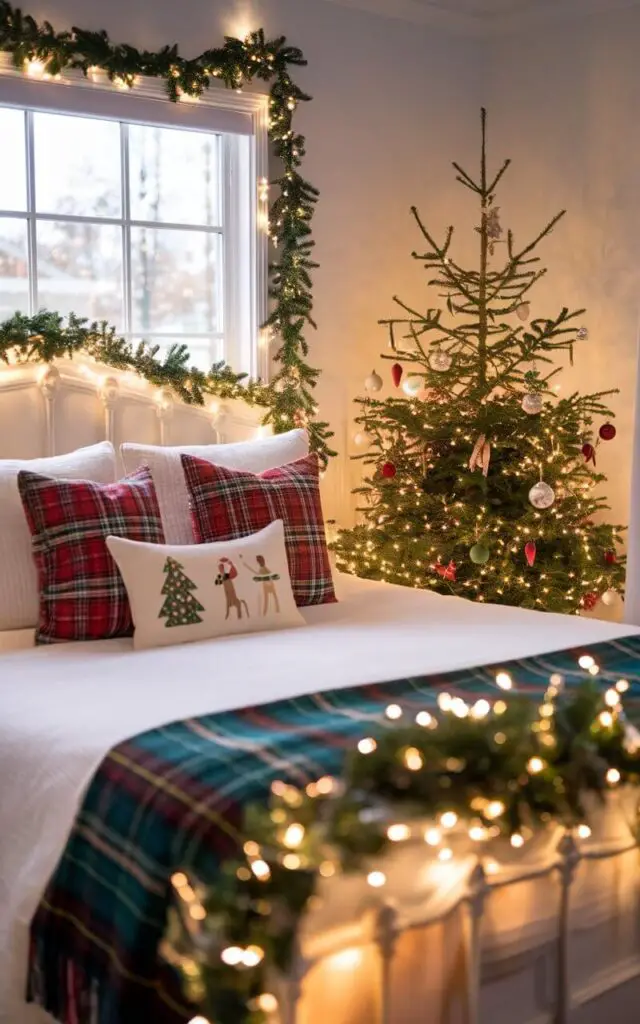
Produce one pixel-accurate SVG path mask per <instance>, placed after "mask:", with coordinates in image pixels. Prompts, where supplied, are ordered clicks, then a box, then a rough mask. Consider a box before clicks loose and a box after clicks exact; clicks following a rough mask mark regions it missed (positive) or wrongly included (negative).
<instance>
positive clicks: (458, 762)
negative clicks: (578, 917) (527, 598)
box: [170, 653, 640, 1024]
mask: <svg viewBox="0 0 640 1024" xmlns="http://www.w3.org/2000/svg"><path fill="white" fill-rule="evenodd" d="M594 666H596V661H595V658H594V657H593V656H592V655H590V654H587V653H584V654H580V655H578V657H577V658H576V661H575V663H574V668H573V669H571V670H570V671H571V675H572V676H573V677H574V678H575V677H577V678H578V680H582V682H579V683H578V685H577V686H576V688H575V689H569V688H568V687H567V683H566V681H565V676H564V675H563V674H560V673H558V672H555V673H551V674H550V675H549V677H548V680H547V683H546V687H545V689H544V693H543V696H542V699H541V698H540V696H539V695H538V697H537V698H534V697H527V696H523V695H520V694H519V692H518V686H517V678H516V673H515V672H514V673H509V679H510V684H511V685H510V688H509V691H508V696H507V695H506V694H504V695H503V694H501V695H500V696H496V697H488V698H480V699H477V700H467V699H465V698H464V697H463V696H462V695H459V694H458V695H453V694H451V693H448V692H446V691H440V692H439V693H438V695H437V700H436V701H434V702H433V705H434V706H435V705H436V704H437V707H438V711H437V713H436V711H435V710H434V706H432V707H431V710H429V711H426V709H425V710H424V711H417V712H416V711H415V709H412V708H410V707H407V706H405V705H404V703H403V702H401V701H398V702H397V703H396V702H393V703H390V704H387V705H385V706H382V707H381V708H380V712H379V714H378V716H377V719H376V720H373V719H372V718H371V716H367V717H368V721H369V725H368V728H369V730H370V735H368V736H363V737H361V738H359V739H354V740H353V749H352V752H351V754H350V756H349V757H347V759H346V761H345V764H344V771H343V773H342V775H341V777H338V778H336V777H334V776H331V775H325V776H321V777H320V778H318V779H317V780H315V781H313V782H310V783H307V784H306V785H305V786H303V787H299V786H296V785H292V784H290V783H289V782H285V781H283V780H275V781H274V782H273V783H272V785H271V801H270V802H269V803H263V804H260V805H259V806H257V805H256V806H254V805H252V806H251V807H249V808H247V809H246V818H245V830H246V832H247V833H248V835H249V836H250V838H247V839H245V841H244V842H243V844H242V847H241V849H240V851H239V858H238V859H237V860H236V861H229V862H228V863H226V864H225V877H226V878H229V879H235V888H234V887H233V886H232V887H230V888H229V887H223V888H222V889H220V888H219V887H216V889H215V890H214V891H213V892H211V893H210V894H207V893H205V892H203V891H202V889H201V887H200V886H199V885H198V884H197V883H194V882H193V881H191V880H189V879H188V877H187V875H186V874H185V873H183V872H179V873H176V874H174V876H173V878H172V884H173V887H174V890H175V891H176V894H177V897H178V901H177V904H178V905H177V913H178V916H179V917H181V918H182V919H183V920H185V921H187V922H188V923H187V925H186V926H185V927H183V929H182V931H181V932H180V935H179V936H178V938H175V939H174V941H173V942H172V944H171V951H172V952H170V955H172V956H173V957H174V961H175V960H176V959H177V960H178V961H180V958H182V961H184V962H183V963H182V967H181V969H182V971H183V974H184V973H185V970H186V973H187V974H189V976H190V977H191V982H192V984H196V987H197V975H198V958H197V957H194V955H193V950H192V947H193V946H194V945H195V948H196V949H197V948H199V946H198V943H199V942H200V941H202V942H203V943H205V937H206V944H205V945H203V947H202V948H206V949H207V951H208V952H207V957H206V964H207V971H211V970H213V971H214V976H215V985H211V984H209V985H208V986H207V992H208V993H214V996H215V998H214V999H213V1002H212V1003H211V1005H210V1006H209V1005H208V1004H207V1005H206V1008H207V1010H208V1012H209V1013H210V1017H211V1019H215V1021H216V1024H253V1021H254V1020H257V1019H258V1018H255V1017H254V1016H252V1014H254V1013H255V1011H256V1008H259V1009H262V1010H263V1011H264V1012H265V1013H266V1012H269V1013H270V1012H276V1010H277V999H276V998H275V997H274V996H272V995H271V993H270V992H269V990H268V979H269V976H270V971H271V970H272V968H273V964H274V963H275V962H277V963H278V964H279V966H280V967H282V965H283V963H286V959H287V954H286V953H285V951H286V950H289V951H290V950H291V949H292V948H293V946H294V944H295V935H296V934H297V927H298V924H299V922H300V920H301V918H302V915H303V914H304V912H305V911H306V910H307V909H310V908H311V907H312V906H313V905H314V902H315V901H316V900H317V898H318V896H319V898H320V899H322V898H323V896H324V893H325V890H324V889H323V888H321V889H320V891H319V893H317V886H318V885H319V883H320V880H322V885H323V886H325V885H327V886H330V885H331V880H332V879H333V878H334V877H335V876H337V875H340V874H341V873H342V872H344V871H352V870H353V869H358V870H359V871H360V879H361V884H362V885H363V886H365V885H366V886H367V887H368V888H369V889H372V890H374V891H378V890H382V889H386V888H391V886H392V883H393V873H392V871H391V868H390V867H389V866H388V863H387V861H386V859H385V851H386V850H387V848H388V847H394V848H395V849H396V850H397V854H398V855H399V856H402V849H403V848H406V847H410V846H411V845H412V844H420V845H421V846H422V848H423V850H424V855H425V857H426V858H427V859H428V860H430V862H431V863H432V864H435V865H439V866H440V868H441V870H444V868H445V866H446V865H453V864H454V862H455V861H456V858H461V859H464V858H467V857H468V856H469V855H471V854H472V855H474V856H475V857H477V858H478V859H479V861H481V863H482V865H483V867H484V870H485V873H486V876H487V878H488V879H489V880H490V879H491V877H492V876H494V875H496V874H498V873H499V872H500V863H501V861H503V860H506V859H507V853H506V850H508V848H509V847H510V848H511V850H513V851H515V852H516V853H517V852H518V851H520V850H522V849H523V848H524V847H526V846H527V844H528V843H529V842H530V841H531V839H532V838H533V837H534V836H535V835H536V834H539V833H540V832H541V830H544V829H547V828H550V827H553V828H556V827H558V826H562V827H564V828H565V829H567V830H569V831H571V832H572V833H573V835H574V836H575V839H576V840H577V841H580V842H587V841H588V840H589V839H590V837H591V826H590V824H589V823H588V821H586V820H585V812H584V806H585V803H586V801H585V794H587V793H595V794H597V795H599V796H603V795H604V794H606V793H607V792H608V791H609V790H611V789H615V788H616V787H618V786H619V785H621V784H622V783H623V782H624V783H626V784H631V785H635V786H637V785H638V784H639V783H640V747H638V746H637V745H634V743H632V742H631V741H632V740H633V736H631V733H630V729H631V727H630V726H629V724H628V723H627V720H626V717H625V712H624V709H623V694H624V693H625V692H627V690H628V689H629V683H628V680H625V679H619V680H617V681H616V682H613V683H609V684H608V685H607V686H606V687H601V686H600V685H599V684H598V683H597V682H596V681H595V680H594V678H593V676H592V674H591V671H590V669H591V668H592V667H594ZM499 675H500V673H496V675H495V676H494V684H495V691H494V692H495V694H496V695H497V694H498V693H500V687H499V685H498V682H497V677H498V676H499ZM505 696H506V699H504V697H505ZM463 708H464V709H466V711H467V713H466V714H462V713H461V711H462V709H463ZM474 709H475V713H474ZM390 711H391V714H390ZM422 715H427V716H428V720H427V719H425V718H422ZM488 765H490V770H488V768H487V766H488ZM391 863H395V862H391ZM327 892H329V890H327ZM316 894H317V895H316ZM193 909H195V910H196V913H195V914H194V913H193ZM205 912H206V913H205ZM203 914H204V916H203ZM207 921H210V922H211V927H212V928H213V931H206V926H207ZM283 922H284V925H283ZM174 931H175V929H174ZM201 933H202V936H203V938H202V939H200V938H199V936H200V935H201ZM185 935H188V942H187V945H186V947H185V946H184V945H183V946H180V943H179V938H180V937H181V938H182V939H183V940H184V937H185ZM176 950H177V952H176ZM216 950H217V953H216ZM212 964H213V967H212ZM194 965H195V967H194ZM194 970H195V975H194V974H193V972H194ZM230 991H233V992H236V993H237V992H238V991H240V992H242V993H245V994H246V1002H245V1004H244V1010H242V1009H239V1008H238V1005H234V1014H235V1015H234V1016H233V1018H231V1017H229V1016H228V1014H227V1011H225V1009H224V1007H225V998H226V997H225V993H228V992H230ZM261 1000H262V1002H261ZM274 1000H275V1001H274ZM203 1008H204V1007H203Z"/></svg>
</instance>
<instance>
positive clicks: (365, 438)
mask: <svg viewBox="0 0 640 1024" xmlns="http://www.w3.org/2000/svg"><path fill="white" fill-rule="evenodd" d="M370 441H371V436H370V435H369V434H367V432H366V430H359V431H358V433H357V434H354V435H353V443H354V444H357V445H358V446H360V445H364V444H369V443H370Z"/></svg>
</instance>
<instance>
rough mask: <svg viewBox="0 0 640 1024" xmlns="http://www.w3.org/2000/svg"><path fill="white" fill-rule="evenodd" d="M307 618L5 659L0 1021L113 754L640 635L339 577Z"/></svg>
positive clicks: (27, 1018) (19, 1019)
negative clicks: (344, 691) (308, 703)
mask: <svg viewBox="0 0 640 1024" xmlns="http://www.w3.org/2000/svg"><path fill="white" fill-rule="evenodd" d="M337 590H338V595H339V597H340V599H341V600H340V603H339V604H337V605H324V606H321V607H317V608H308V609H304V615H305V619H306V620H307V623H308V626H307V628H303V629H297V630H288V631H278V632H273V633H265V634H254V635H249V636H246V637H245V636H242V637H228V638H225V639H222V640H213V641H207V642H203V643H199V644H187V645H183V646H180V647H172V648H162V649H159V650H150V651H138V652H134V651H133V649H132V645H131V641H129V640H111V641H105V642H98V643H93V644H68V645H60V646H53V647H41V648H38V649H35V650H28V651H16V652H14V653H9V654H5V655H0V1022H1V1024H45V1022H47V1021H49V1020H50V1018H49V1017H48V1016H47V1015H46V1014H44V1013H42V1011H40V1010H39V1009H37V1008H35V1007H28V1006H27V1005H26V1004H25V1002H24V995H23V993H24V985H25V971H26V957H27V937H28V926H29V921H30V919H31V917H32V916H33V913H34V911H35V909H36V906H37V903H38V900H39V898H40V895H41V893H42V891H43V889H44V886H45V885H46V883H47V880H48V878H49V876H50V875H51V873H52V871H53V870H54V868H55V865H56V863H57V860H58V858H59V856H60V854H61V852H62V850H63V848H64V844H65V842H66V839H67V836H68V833H69V830H70V828H71V826H72V824H73V820H74V817H75V814H76V811H77V808H78V805H79V802H80V800H81V798H82V795H83V792H84V790H85V788H86V786H87V784H88V782H89V780H90V778H91V776H92V774H93V772H94V771H95V769H96V768H97V766H98V765H99V764H100V762H101V760H102V759H103V757H104V756H105V755H106V753H107V752H108V751H109V750H110V749H111V748H112V747H113V746H114V745H116V744H117V743H120V742H122V741H123V740H125V739H127V738H129V737H131V736H133V735H135V734H137V733H139V732H142V731H145V730H147V729H152V728H156V727H158V726H160V725H163V724H166V723H167V722H170V721H174V720H176V719H179V718H185V717H189V716H195V715H201V714H208V713H213V712H216V711H224V710H230V709H232V708H237V707H243V706H247V705H253V704H259V703H265V702H267V701H270V700H276V699H279V698H285V697H290V696H295V695H296V694H301V693H312V692H314V691H317V690H321V689H330V688H334V689H335V688H343V687H348V686H355V685H359V684H366V683H374V682H384V681H388V680H392V679H396V678H402V677H405V676H408V675H414V674H424V675H428V674H431V673H443V672H450V671H454V670H457V669H463V668H469V667H473V666H475V665H483V664H487V663H490V662H499V661H503V662H505V661H508V660H510V659H513V658H521V657H527V656H533V655H537V654H543V653H545V652H550V651H554V650H559V649H561V648H564V647H569V646H579V645H581V644H584V645H587V644H591V643H596V642H599V641H605V640H610V639H614V638H616V637H620V636H625V635H629V634H631V633H634V632H635V633H637V632H640V630H639V629H637V628H634V627H630V626H619V625H616V624H613V623H607V622H598V621H594V620H592V619H589V620H586V619H580V618H578V617H576V616H559V615H545V614H542V613H537V612H527V611H523V610H521V609H517V608H503V607H497V606H492V605H482V604H472V603H470V602H467V601H463V600H461V599H459V598H447V597H441V596H439V595H436V594H432V593H429V592H427V591H417V590H410V589H405V588H401V587H394V586H390V585H388V584H380V583H373V582H370V581H365V580H358V579H355V578H353V577H346V576H339V577H338V578H337Z"/></svg>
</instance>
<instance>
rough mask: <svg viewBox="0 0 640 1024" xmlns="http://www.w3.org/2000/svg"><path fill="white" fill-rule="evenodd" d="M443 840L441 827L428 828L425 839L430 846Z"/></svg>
mask: <svg viewBox="0 0 640 1024" xmlns="http://www.w3.org/2000/svg"><path fill="white" fill-rule="evenodd" d="M441 840H442V833H441V831H440V829H439V828H428V829H427V831H426V832H425V834H424V841H425V843H427V844H428V845H429V846H439V845H440V842H441Z"/></svg>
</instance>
